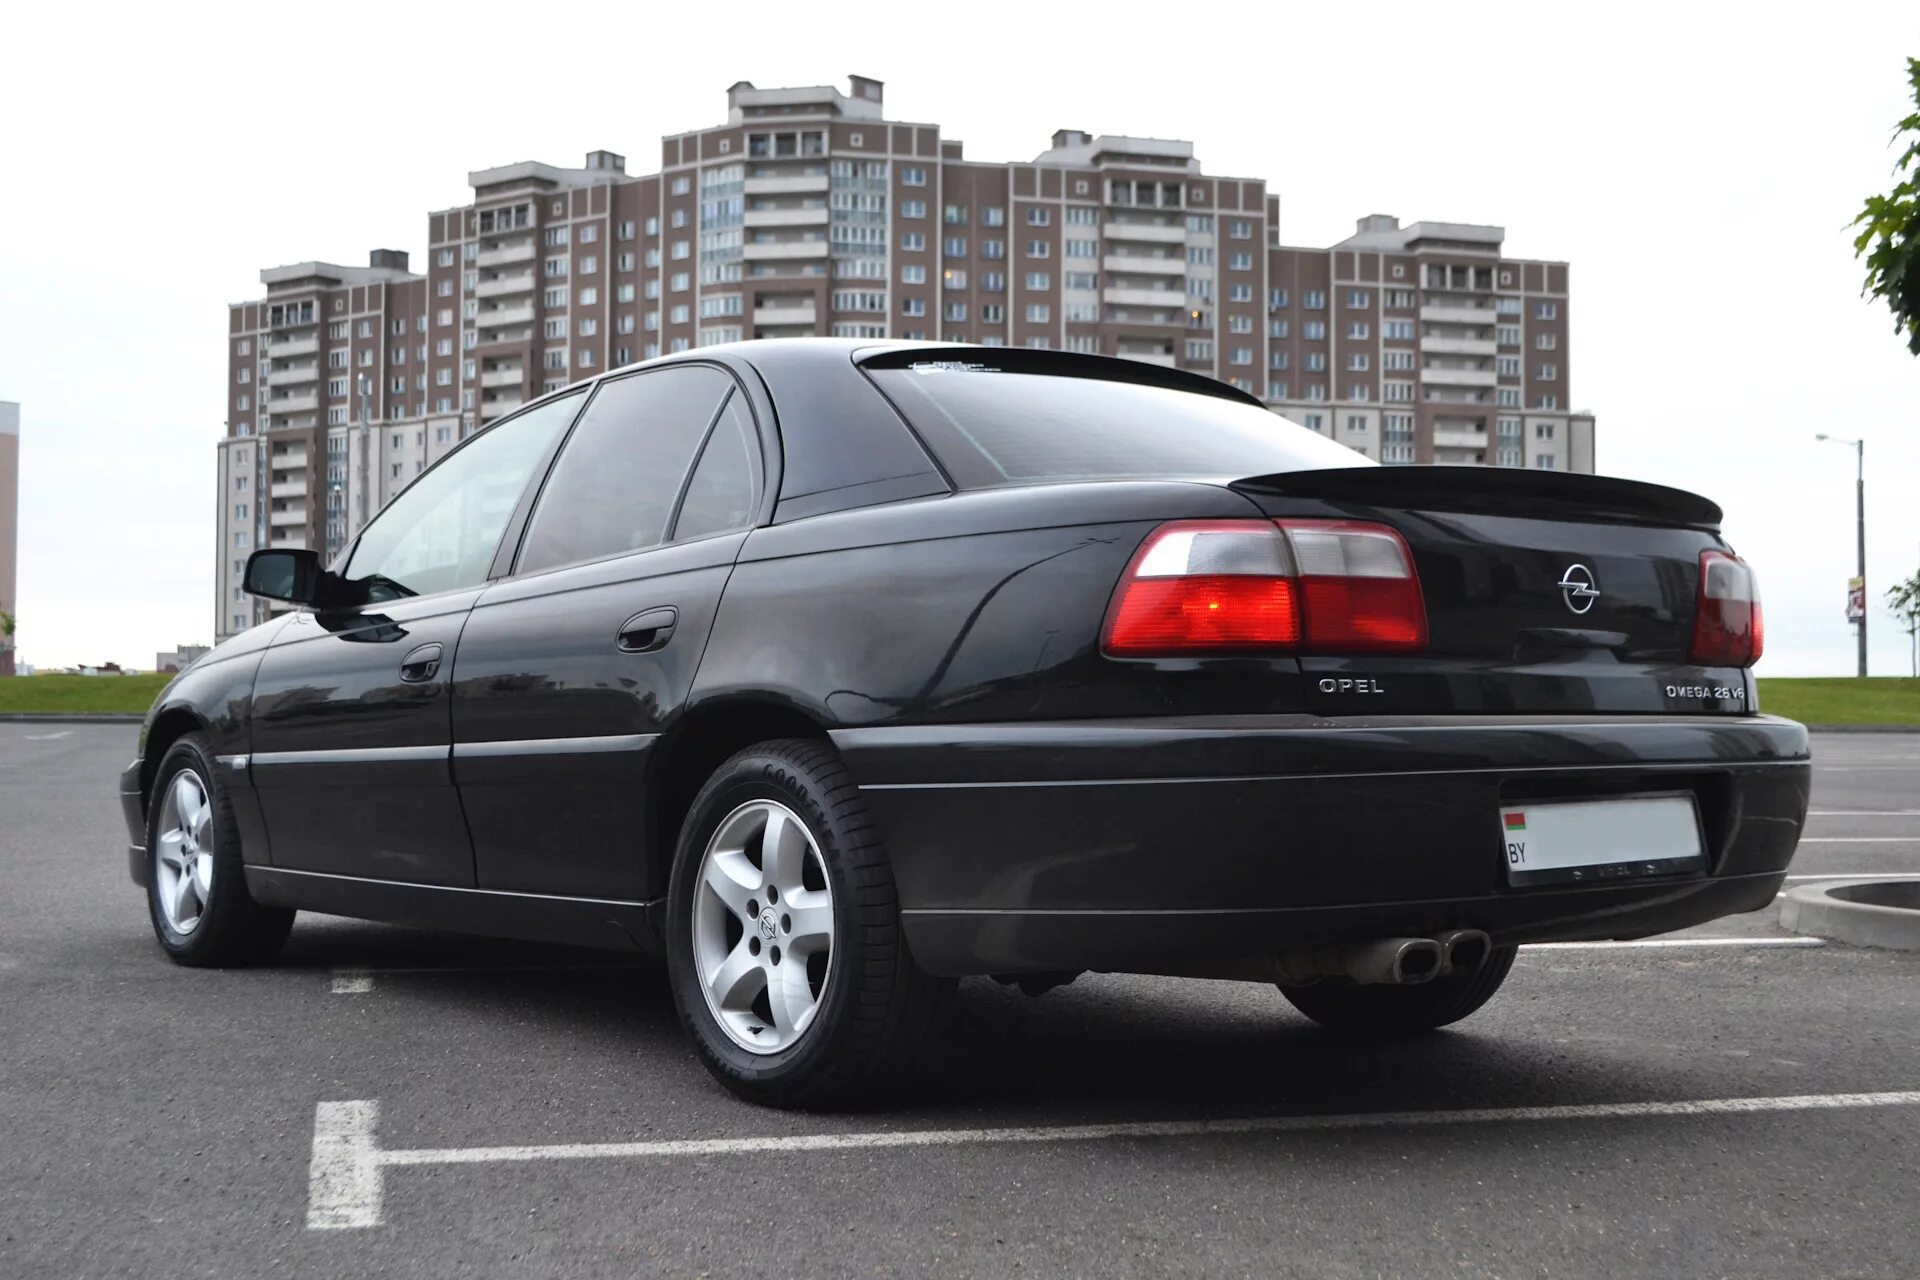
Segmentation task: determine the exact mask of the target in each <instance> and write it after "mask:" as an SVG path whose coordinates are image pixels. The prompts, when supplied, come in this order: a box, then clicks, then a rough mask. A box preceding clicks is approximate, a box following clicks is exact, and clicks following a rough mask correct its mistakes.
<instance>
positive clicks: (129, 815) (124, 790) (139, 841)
mask: <svg viewBox="0 0 1920 1280" xmlns="http://www.w3.org/2000/svg"><path fill="white" fill-rule="evenodd" d="M120 816H121V817H122V818H124V819H126V823H127V874H128V875H129V876H131V877H133V882H134V883H135V884H137V885H139V886H140V887H141V888H143V889H144V888H145V887H146V884H147V806H146V802H145V800H144V798H143V797H142V796H141V794H140V761H138V760H135V761H134V762H133V763H132V764H130V765H128V766H127V767H126V768H124V769H122V770H121V771H120Z"/></svg>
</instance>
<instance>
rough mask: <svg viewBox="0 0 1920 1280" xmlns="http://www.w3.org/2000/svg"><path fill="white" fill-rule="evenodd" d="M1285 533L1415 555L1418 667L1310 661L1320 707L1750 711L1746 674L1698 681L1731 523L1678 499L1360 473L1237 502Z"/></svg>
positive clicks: (1724, 672)
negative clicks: (1374, 528)
mask: <svg viewBox="0 0 1920 1280" xmlns="http://www.w3.org/2000/svg"><path fill="white" fill-rule="evenodd" d="M1233 487H1234V488H1235V489H1236V490H1238V491H1240V492H1242V493H1244V494H1246V495H1247V496H1248V497H1250V498H1252V499H1253V500H1254V501H1255V502H1256V503H1258V504H1259V505H1260V507H1261V509H1262V510H1264V511H1266V512H1267V513H1268V514H1270V515H1275V516H1296V517H1305V518H1335V519H1351V520H1363V521H1374V522H1378V523H1382V524H1386V525H1390V526H1391V527H1393V528H1394V529H1397V530H1398V531H1399V532H1400V534H1401V536H1402V537H1404V538H1405V539H1406V540H1407V543H1408V546H1409V547H1410V549H1411V550H1412V553H1413V559H1414V565H1415V568H1416V570H1417V572H1418V576H1419V580H1420V590H1421V594H1422V596H1423V597H1424V600H1425V604H1426V614H1427V631H1428V642H1427V646H1426V649H1425V650H1424V651H1423V652H1421V653H1419V654H1414V655H1407V656H1399V657H1388V656H1381V655H1364V656H1361V655H1356V656H1351V657H1340V656H1306V657H1303V658H1302V659H1301V669H1302V672H1303V674H1304V675H1305V676H1306V680H1305V684H1306V697H1307V705H1308V707H1309V708H1311V709H1312V710H1315V711H1320V712H1324V713H1326V714H1338V715H1356V714H1365V713H1368V712H1378V713H1392V714H1409V713H1426V712H1434V713H1447V712H1466V713H1472V712H1500V713H1507V712H1514V713H1537V714H1552V713H1575V714H1577V713H1584V712H1600V713H1653V712H1688V713H1701V712H1708V713H1711V712H1744V711H1746V710H1747V697H1748V689H1747V681H1746V672H1745V671H1744V670H1742V669H1740V668H1737V667H1732V668H1717V667H1700V666H1695V665H1694V664H1692V663H1691V662H1690V661H1689V658H1688V652H1689V648H1690V645H1691V642H1692V638H1693V629H1694V614H1695V605H1696V595H1697V593H1698V591H1699V586H1700V553H1701V552H1702V551H1704V550H1708V549H1719V548H1722V547H1724V546H1725V544H1724V543H1723V542H1722V541H1721V539H1720V537H1719V535H1718V533H1717V525H1718V521H1719V518H1720V513H1719V510H1718V508H1716V507H1715V506H1714V505H1713V504H1712V503H1709V502H1707V501H1706V500H1705V499H1702V498H1699V497H1697V496H1695V495H1693V494H1688V493H1683V492H1681V491H1679V490H1675V489H1667V488H1663V487H1661V486H1657V485H1646V484H1639V483H1636V482H1633V481H1626V480H1616V479H1610V478H1606V477H1598V476H1576V475H1565V474H1549V473H1541V472H1504V471H1497V470H1491V469H1484V468H1478V467H1419V468H1413V467H1356V468H1343V469H1337V470H1325V471H1315V472H1297V473H1291V474H1285V475H1275V476H1268V477H1261V478H1259V479H1252V480H1243V481H1240V482H1237V483H1236V484H1235V485H1234V486H1233Z"/></svg>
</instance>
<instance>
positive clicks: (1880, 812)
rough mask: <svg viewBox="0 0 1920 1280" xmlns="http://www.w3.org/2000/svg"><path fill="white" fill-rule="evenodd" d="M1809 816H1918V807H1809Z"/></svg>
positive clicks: (1919, 815)
mask: <svg viewBox="0 0 1920 1280" xmlns="http://www.w3.org/2000/svg"><path fill="white" fill-rule="evenodd" d="M1807 816H1808V817H1809V818H1920V809H1809V810H1807Z"/></svg>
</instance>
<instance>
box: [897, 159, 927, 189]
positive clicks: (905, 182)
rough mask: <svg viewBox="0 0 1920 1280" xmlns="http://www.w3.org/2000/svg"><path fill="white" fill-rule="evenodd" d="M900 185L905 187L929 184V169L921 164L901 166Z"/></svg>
mask: <svg viewBox="0 0 1920 1280" xmlns="http://www.w3.org/2000/svg"><path fill="white" fill-rule="evenodd" d="M900 185H901V186H903V187H924V186H926V185H927V171H926V170H925V169H922V168H921V167H920V166H919V165H908V164H903V165H901V166H900Z"/></svg>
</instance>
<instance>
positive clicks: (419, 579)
mask: <svg viewBox="0 0 1920 1280" xmlns="http://www.w3.org/2000/svg"><path fill="white" fill-rule="evenodd" d="M579 406H580V397H579V396H577V395H575V396H568V397H565V398H562V399H558V400H552V401H548V402H547V403H545V404H543V405H537V406H535V407H533V408H531V409H529V410H527V411H526V412H525V413H523V414H521V415H520V416H519V417H516V418H510V419H508V420H506V421H504V422H501V423H499V424H498V425H497V426H494V427H492V428H490V429H488V430H487V431H486V432H484V433H483V434H481V435H478V436H476V437H474V438H473V439H472V440H470V441H468V442H467V443H465V444H463V445H462V446H461V447H460V448H459V449H458V450H456V451H455V452H454V453H452V454H450V455H448V456H447V458H446V459H445V460H444V461H442V462H441V463H440V464H438V465H437V466H435V467H434V468H433V469H432V470H431V471H429V472H427V473H426V474H425V475H424V476H422V477H421V478H420V479H419V480H418V481H416V482H415V483H414V484H413V485H412V486H410V487H409V488H408V489H407V490H406V491H405V492H404V493H402V494H401V495H400V496H399V497H397V498H395V499H394V500H393V502H392V504H391V505H389V506H388V507H387V508H386V510H384V511H382V512H381V513H380V514H379V515H378V516H377V517H375V519H374V520H373V522H372V523H371V524H369V525H368V526H367V528H366V530H365V531H364V532H363V533H362V534H361V536H360V539H359V541H358V543H357V544H356V546H355V548H354V552H353V556H352V559H351V560H350V561H349V562H348V563H347V565H346V567H345V569H344V571H343V573H344V576H345V577H346V578H347V579H348V580H349V581H350V582H357V583H361V584H364V586H365V592H364V598H366V599H367V601H368V602H367V603H365V604H363V605H360V606H357V607H355V608H351V609H342V610H333V611H328V612H325V613H320V614H301V615H298V616H297V617H295V619H294V620H293V621H292V622H290V623H289V624H288V625H287V626H286V627H284V628H282V629H281V630H280V632H279V634H278V635H277V636H275V637H274V643H273V646H272V647H271V648H270V649H268V650H267V653H266V656H265V658H264V659H263V660H262V661H261V663H260V670H259V673H258V675H257V676H256V678H255V685H254V698H253V721H252V742H251V750H252V761H251V768H252V776H253V780H254V786H255V787H256V788H257V790H258V793H259V797H260V805H261V809H262V812H263V813H264V815H265V819H266V825H267V835H268V839H269V842H270V845H271V851H272V859H273V863H274V865H275V866H278V867H286V868H291V869H295V870H305V871H319V872H326V873H330V874H336V875H352V876H366V877H371V878H374V879H381V880H398V881H405V882H408V883H413V884H436V885H471V884H472V883H473V854H472V848H471V845H470V844H469V843H468V840H467V827H466V823H465V822H464V821H463V820H462V817H461V812H460V805H459V800H458V797H457V796H456V795H455V793H454V789H453V775H452V771H451V768H450V765H449V755H450V752H451V744H452V730H453V721H452V713H451V707H450V703H451V699H450V696H449V689H450V676H451V674H452V671H453V659H454V651H455V648H456V647H457V645H458V644H459V640H460V633H461V629H462V627H463V626H464V625H465V623H466V620H467V614H468V610H469V609H471V608H472V606H473V603H474V601H475V600H476V599H477V598H478V597H479V595H480V591H481V589H482V587H483V586H484V585H485V583H486V578H487V574H488V572H489V569H490V566H491V565H492V563H493V561H494V558H495V555H496V553H497V552H498V549H499V546H500V542H501V539H502V535H503V533H504V532H505V530H506V529H507V527H508V525H509V523H510V522H511V520H512V517H513V513H514V511H515V509H516V508H517V507H518V506H519V504H520V503H521V501H522V500H523V498H524V497H525V495H526V493H527V491H528V489H529V487H530V486H531V484H532V482H533V479H534V476H535V475H536V473H537V472H538V470H539V467H540V462H541V460H542V459H543V458H545V457H546V456H548V455H549V450H550V449H551V447H552V445H553V443H554V441H555V440H557V439H558V438H559V436H560V433H561V432H562V431H563V430H564V429H565V428H566V425H567V423H568V422H570V421H571V420H572V418H573V416H574V414H575V412H576V411H577V410H578V409H579Z"/></svg>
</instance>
